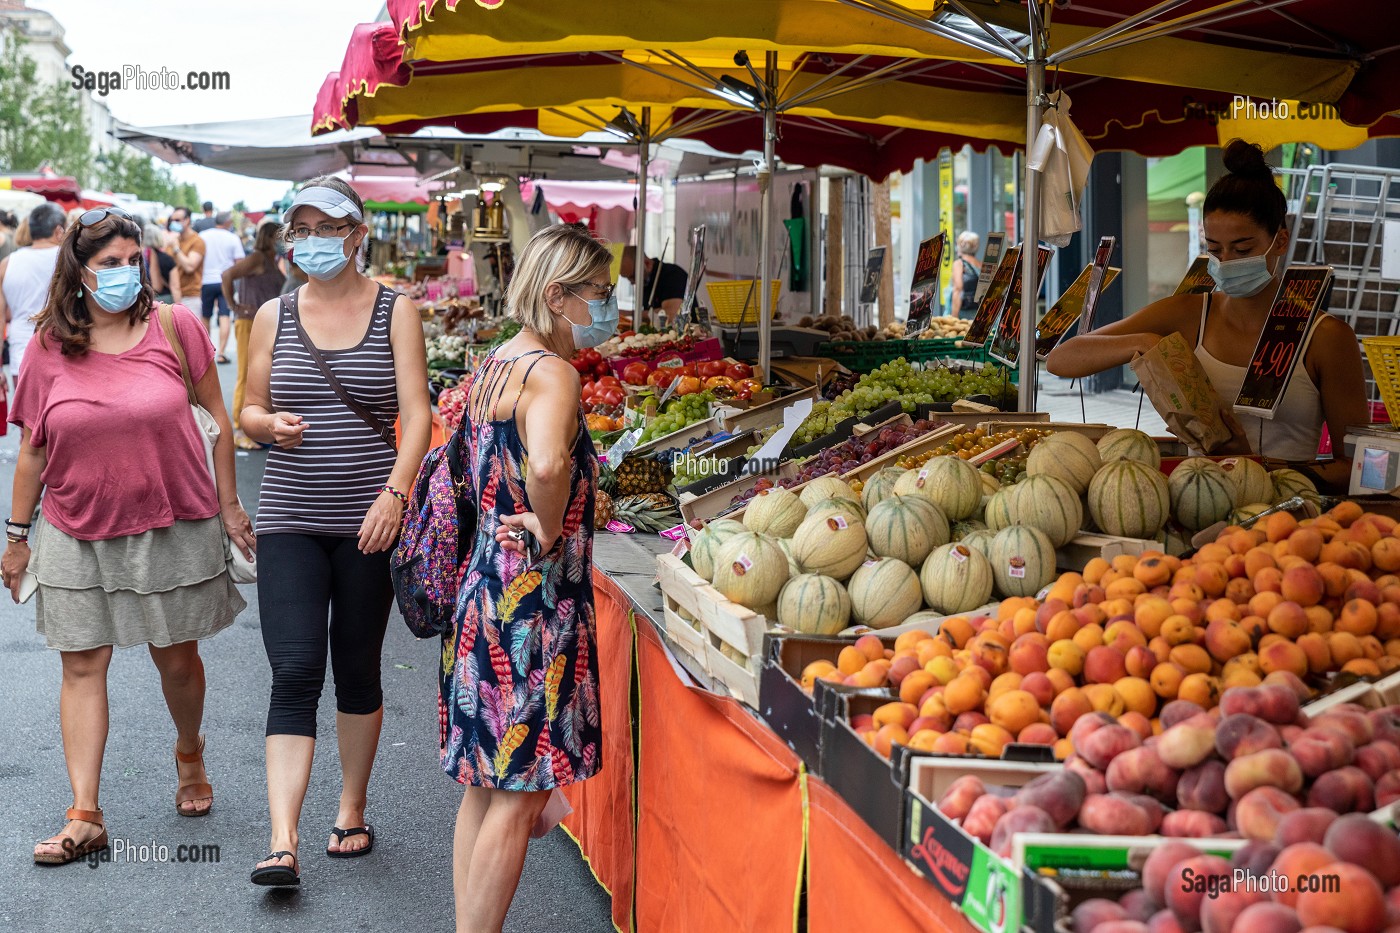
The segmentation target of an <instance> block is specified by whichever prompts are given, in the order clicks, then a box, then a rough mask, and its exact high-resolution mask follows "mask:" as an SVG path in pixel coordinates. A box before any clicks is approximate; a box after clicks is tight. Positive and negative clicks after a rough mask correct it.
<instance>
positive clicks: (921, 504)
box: [865, 496, 949, 567]
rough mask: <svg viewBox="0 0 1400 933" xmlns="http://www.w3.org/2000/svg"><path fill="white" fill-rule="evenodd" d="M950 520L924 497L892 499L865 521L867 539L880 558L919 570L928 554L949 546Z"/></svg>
mask: <svg viewBox="0 0 1400 933" xmlns="http://www.w3.org/2000/svg"><path fill="white" fill-rule="evenodd" d="M948 535H949V530H948V519H947V517H946V516H945V515H944V514H943V510H942V509H940V508H939V507H938V506H936V505H934V504H933V502H932V501H930V500H928V499H925V498H924V497H923V496H891V497H890V498H888V499H886V500H885V501H884V502H881V503H880V504H879V505H877V506H875V508H874V509H872V510H871V512H870V514H869V515H868V516H867V517H866V519H865V536H866V538H867V539H869V541H870V550H871V551H873V552H874V553H875V555H876V556H878V557H894V558H897V559H899V560H902V561H904V562H905V563H906V564H908V565H909V566H911V567H917V566H919V565H920V564H922V563H923V562H924V558H925V557H928V555H929V551H932V550H933V549H934V548H936V547H938V546H939V545H940V544H946V543H947V542H948Z"/></svg>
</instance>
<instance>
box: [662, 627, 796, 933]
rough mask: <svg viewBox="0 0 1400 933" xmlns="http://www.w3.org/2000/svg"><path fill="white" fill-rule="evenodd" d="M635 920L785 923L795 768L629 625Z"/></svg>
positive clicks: (702, 931)
mask: <svg viewBox="0 0 1400 933" xmlns="http://www.w3.org/2000/svg"><path fill="white" fill-rule="evenodd" d="M637 669H638V674H639V684H640V690H641V697H640V707H639V713H638V728H639V731H640V760H641V768H640V771H639V774H638V780H637V794H638V802H639V816H638V824H637V929H638V930H642V931H661V930H664V931H666V933H686V931H695V933H715V931H719V930H723V931H725V933H737V931H744V930H752V931H761V933H773V931H779V930H793V929H796V917H797V902H798V892H799V889H800V887H801V875H802V856H803V831H802V822H803V800H802V796H803V789H802V783H803V774H802V771H801V763H800V761H799V760H798V758H797V756H796V755H794V754H793V752H792V750H791V749H789V748H788V747H787V746H786V745H784V744H783V742H782V741H781V740H780V739H779V738H778V737H777V736H776V735H775V734H774V733H773V732H772V731H771V730H770V729H768V728H767V727H766V726H764V725H763V724H762V723H760V722H758V720H756V719H755V718H754V717H753V715H752V714H750V713H749V712H747V711H746V710H745V709H744V708H743V707H742V706H740V705H739V704H738V703H737V702H736V701H734V700H731V699H728V698H726V697H720V696H716V695H715V694H712V693H708V692H706V691H704V690H700V689H696V688H694V687H689V686H686V685H685V684H684V683H682V681H681V680H680V678H678V677H677V676H676V673H675V671H674V670H673V669H672V667H671V661H670V659H669V657H668V655H667V652H666V649H665V648H664V647H663V645H662V642H661V640H660V638H659V636H658V635H657V634H656V632H655V631H654V630H653V629H652V627H651V626H650V625H639V626H637Z"/></svg>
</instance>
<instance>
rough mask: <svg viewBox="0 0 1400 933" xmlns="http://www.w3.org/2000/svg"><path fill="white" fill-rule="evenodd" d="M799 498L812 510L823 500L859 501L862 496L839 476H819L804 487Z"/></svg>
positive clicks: (798, 495)
mask: <svg viewBox="0 0 1400 933" xmlns="http://www.w3.org/2000/svg"><path fill="white" fill-rule="evenodd" d="M797 497H798V498H799V499H801V500H802V504H803V505H805V506H807V508H809V509H810V508H811V507H812V506H814V505H816V504H817V503H818V502H821V501H822V500H823V499H850V500H852V501H858V500H859V499H860V496H858V495H856V491H855V490H854V489H852V488H851V487H850V485H849V484H848V483H847V482H846V481H845V480H843V479H841V477H839V476H818V477H817V478H816V479H814V480H812V481H811V482H809V483H807V485H805V486H803V487H802V490H801V492H799V493H798V494H797Z"/></svg>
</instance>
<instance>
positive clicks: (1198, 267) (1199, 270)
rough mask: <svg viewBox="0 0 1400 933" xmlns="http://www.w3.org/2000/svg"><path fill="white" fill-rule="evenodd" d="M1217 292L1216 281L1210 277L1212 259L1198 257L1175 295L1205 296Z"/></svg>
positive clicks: (1187, 271)
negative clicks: (1207, 293)
mask: <svg viewBox="0 0 1400 933" xmlns="http://www.w3.org/2000/svg"><path fill="white" fill-rule="evenodd" d="M1213 291H1215V279H1213V278H1211V275H1210V257H1209V256H1197V257H1196V258H1195V259H1193V260H1192V261H1191V266H1190V268H1188V269H1187V270H1186V274H1185V275H1184V276H1182V278H1181V284H1180V285H1178V286H1177V287H1176V291H1175V292H1173V293H1172V294H1174V295H1204V294H1205V293H1206V292H1213Z"/></svg>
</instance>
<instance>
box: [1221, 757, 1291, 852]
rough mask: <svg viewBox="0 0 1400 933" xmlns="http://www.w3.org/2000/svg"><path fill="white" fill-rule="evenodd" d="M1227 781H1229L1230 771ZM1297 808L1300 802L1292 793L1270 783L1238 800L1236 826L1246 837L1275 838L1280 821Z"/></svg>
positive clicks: (1235, 809) (1235, 808)
mask: <svg viewBox="0 0 1400 933" xmlns="http://www.w3.org/2000/svg"><path fill="white" fill-rule="evenodd" d="M1226 781H1227V782H1228V781H1229V773H1228V771H1227V773H1226ZM1297 809H1299V804H1298V801H1297V799H1296V798H1294V797H1293V795H1292V794H1289V793H1287V792H1285V791H1283V790H1280V789H1279V788H1277V787H1273V786H1269V785H1263V786H1260V787H1256V788H1254V789H1253V790H1251V791H1249V792H1248V793H1247V794H1244V795H1243V796H1241V797H1239V798H1238V799H1237V800H1236V803H1235V807H1234V824H1235V828H1236V829H1238V830H1239V831H1240V834H1241V835H1243V836H1244V837H1245V838H1246V839H1273V838H1274V837H1275V836H1276V835H1277V833H1278V824H1279V821H1281V820H1282V819H1283V817H1284V816H1285V815H1286V814H1288V813H1291V812H1293V811H1294V810H1297Z"/></svg>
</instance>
